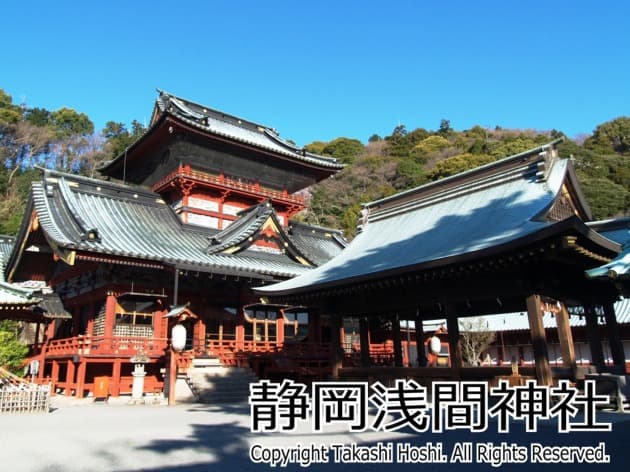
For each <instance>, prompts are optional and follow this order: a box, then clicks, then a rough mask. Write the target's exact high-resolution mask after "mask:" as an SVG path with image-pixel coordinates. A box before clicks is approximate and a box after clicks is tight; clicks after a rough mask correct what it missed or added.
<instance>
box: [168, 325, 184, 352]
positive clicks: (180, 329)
mask: <svg viewBox="0 0 630 472" xmlns="http://www.w3.org/2000/svg"><path fill="white" fill-rule="evenodd" d="M171 346H172V347H173V350H174V351H177V352H181V351H183V350H184V348H185V347H186V327H185V326H184V325H182V324H176V325H175V326H173V330H172V331H171Z"/></svg>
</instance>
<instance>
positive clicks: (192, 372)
mask: <svg viewBox="0 0 630 472" xmlns="http://www.w3.org/2000/svg"><path fill="white" fill-rule="evenodd" d="M256 381H258V378H257V377H256V375H255V374H254V373H253V372H252V371H251V370H249V369H246V368H242V367H223V366H214V365H205V366H203V367H197V366H194V367H191V368H190V369H188V372H187V382H188V384H189V386H190V388H191V390H192V391H193V393H194V394H195V396H196V397H197V400H198V401H200V402H203V403H240V402H244V401H246V400H247V397H248V396H249V385H250V383H252V382H256Z"/></svg>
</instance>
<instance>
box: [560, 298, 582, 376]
mask: <svg viewBox="0 0 630 472" xmlns="http://www.w3.org/2000/svg"><path fill="white" fill-rule="evenodd" d="M556 327H557V328H558V339H559V341H560V353H561V355H562V364H563V365H564V366H565V367H568V368H569V369H571V374H572V376H573V378H574V379H575V377H576V374H577V364H576V362H575V345H574V344H573V333H572V332H571V325H570V323H569V312H568V311H567V307H566V306H565V305H564V303H562V304H561V305H560V311H558V313H556Z"/></svg>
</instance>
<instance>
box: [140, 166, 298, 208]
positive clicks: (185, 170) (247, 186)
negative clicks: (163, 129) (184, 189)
mask: <svg viewBox="0 0 630 472" xmlns="http://www.w3.org/2000/svg"><path fill="white" fill-rule="evenodd" d="M177 178H189V179H191V180H195V181H197V182H204V183H208V184H214V185H220V186H221V187H227V188H231V189H234V190H239V191H241V192H247V193H249V194H251V195H255V196H259V195H262V196H265V197H268V198H271V199H273V200H278V201H283V202H289V203H293V204H297V205H300V206H304V205H305V202H306V199H305V198H304V197H302V196H301V195H292V194H290V193H288V192H287V191H286V190H285V191H282V192H280V191H277V190H272V189H269V188H265V187H261V186H260V184H257V183H254V184H252V183H246V182H241V181H238V180H235V179H231V178H229V177H225V176H224V175H223V174H221V175H219V176H214V175H210V174H204V173H201V172H196V171H194V170H192V169H191V168H190V166H188V165H186V166H180V167H179V168H178V169H177V170H175V171H173V172H171V173H170V174H169V175H167V176H166V177H164V178H163V179H162V180H160V181H159V182H157V183H156V184H154V185H153V187H152V188H153V190H154V191H159V189H161V188H162V187H164V186H165V185H167V184H168V183H170V182H171V181H173V180H175V179H177Z"/></svg>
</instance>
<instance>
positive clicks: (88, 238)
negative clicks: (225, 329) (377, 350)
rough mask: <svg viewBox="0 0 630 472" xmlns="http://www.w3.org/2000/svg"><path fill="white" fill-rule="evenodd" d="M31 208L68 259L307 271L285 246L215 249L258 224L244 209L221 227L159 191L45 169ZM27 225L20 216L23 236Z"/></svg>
mask: <svg viewBox="0 0 630 472" xmlns="http://www.w3.org/2000/svg"><path fill="white" fill-rule="evenodd" d="M31 211H34V212H35V213H36V215H37V217H38V221H39V226H40V227H41V230H42V231H43V233H44V235H45V237H46V239H47V240H48V241H49V242H50V244H51V247H53V249H54V250H55V251H56V252H57V254H58V255H59V256H60V257H62V258H65V259H66V260H67V261H68V262H71V260H70V259H71V258H72V257H73V254H82V255H86V254H87V255H92V256H98V255H106V256H116V257H118V258H125V259H127V260H136V261H138V262H139V263H155V264H157V265H158V266H160V265H161V266H173V267H181V268H186V269H193V270H197V271H201V272H213V273H221V274H230V275H242V276H248V277H259V278H288V277H294V276H296V275H299V274H302V273H304V272H306V271H308V270H310V269H309V267H307V266H306V265H304V264H303V263H300V262H298V259H296V258H294V257H292V255H291V254H290V253H289V252H281V253H278V254H263V253H260V252H257V251H254V250H250V249H248V247H246V245H243V247H242V248H241V247H239V248H238V250H236V251H234V252H233V253H232V254H224V253H222V252H218V251H215V250H214V247H215V245H214V244H213V243H212V240H213V238H216V237H219V238H222V237H226V241H225V242H228V243H229V244H232V245H234V244H235V241H241V240H242V239H243V238H244V237H245V238H246V237H248V236H249V235H250V234H251V233H252V231H256V230H257V228H258V227H257V226H256V225H257V223H258V219H257V218H252V217H251V216H249V215H247V214H246V215H243V216H242V219H243V221H241V222H239V220H237V221H236V222H235V223H233V225H235V226H234V228H233V230H230V229H229V228H228V229H227V230H226V231H224V232H223V233H220V232H218V231H217V230H212V229H208V228H204V227H200V226H194V225H189V224H184V223H182V222H181V220H180V219H179V217H178V216H177V215H176V214H175V212H174V211H173V209H172V208H171V207H170V206H169V205H168V204H167V203H166V202H165V201H164V200H162V198H161V196H160V195H159V194H157V193H154V192H151V191H147V190H144V189H142V188H139V187H134V186H129V185H121V184H113V183H110V182H106V181H102V180H98V179H90V178H86V177H80V176H75V175H69V174H64V173H60V172H53V171H47V172H46V173H45V176H44V179H43V180H42V181H40V182H34V183H33V184H32V193H31V199H30V201H29V209H27V212H26V214H27V216H28V215H30V212H31ZM252 211H257V210H255V209H253V210H252ZM271 211H273V210H272V209H271ZM27 231H28V221H27V220H25V222H24V223H23V226H22V229H21V233H20V235H19V238H20V240H22V238H25V237H27ZM227 235H229V237H227ZM228 239H229V241H227V240H228ZM341 248H342V246H339V247H338V250H341ZM26 250H28V248H26ZM21 256H22V252H20V250H19V249H17V250H15V251H14V252H13V253H12V255H11V258H10V260H9V261H8V263H9V265H10V267H9V270H11V268H15V267H16V265H17V264H19V260H20V258H21ZM77 257H78V256H77Z"/></svg>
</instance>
